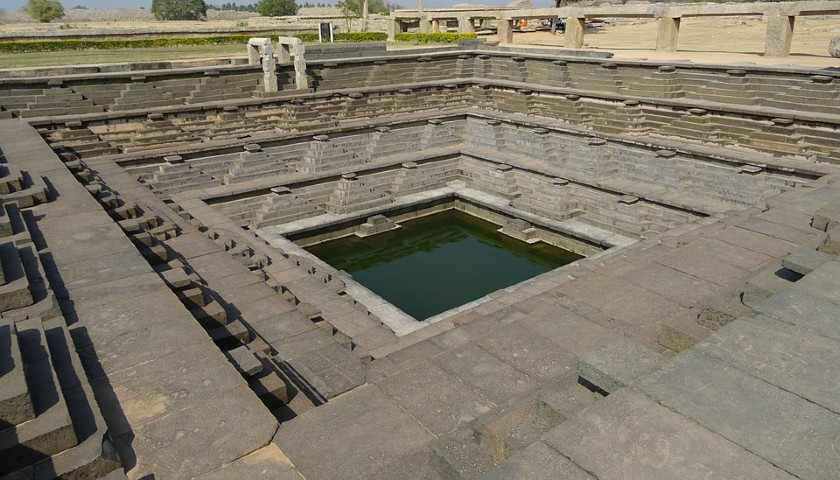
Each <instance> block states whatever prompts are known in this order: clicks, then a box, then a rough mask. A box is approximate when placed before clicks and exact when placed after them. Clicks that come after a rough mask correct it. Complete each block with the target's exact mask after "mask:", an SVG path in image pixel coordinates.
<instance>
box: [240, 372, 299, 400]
mask: <svg viewBox="0 0 840 480" xmlns="http://www.w3.org/2000/svg"><path fill="white" fill-rule="evenodd" d="M248 386H249V387H251V390H253V391H254V393H256V394H257V397H259V398H260V400H262V402H263V404H264V405H265V406H266V407H267V408H268V409H269V410H276V409H278V408H280V407H282V406H283V405H286V404H287V403H289V396H290V395H289V393H290V392H289V389H290V387H289V385H287V384H286V382H285V381H284V380H283V379H282V378H280V376H279V375H278V374H277V373H276V372H273V371H271V370H269V369H264V370H263V372H262V373H261V374H259V375H256V376H254V377H252V378H251V379H249V380H248Z"/></svg>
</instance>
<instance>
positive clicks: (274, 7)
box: [257, 0, 298, 17]
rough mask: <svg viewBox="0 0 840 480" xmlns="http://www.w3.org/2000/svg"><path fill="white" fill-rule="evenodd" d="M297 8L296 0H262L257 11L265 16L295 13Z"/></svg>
mask: <svg viewBox="0 0 840 480" xmlns="http://www.w3.org/2000/svg"><path fill="white" fill-rule="evenodd" d="M297 10H298V6H297V5H296V4H295V0H260V2H259V3H257V13H259V14H260V15H262V16H263V17H275V16H279V17H282V16H283V15H294V14H296V13H297Z"/></svg>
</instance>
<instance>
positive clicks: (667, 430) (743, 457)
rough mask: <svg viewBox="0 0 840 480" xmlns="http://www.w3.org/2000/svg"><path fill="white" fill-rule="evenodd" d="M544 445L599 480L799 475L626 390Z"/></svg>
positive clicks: (581, 416) (559, 430)
mask: <svg viewBox="0 0 840 480" xmlns="http://www.w3.org/2000/svg"><path fill="white" fill-rule="evenodd" d="M542 441H543V442H545V443H546V444H547V445H548V446H550V447H552V448H554V449H555V450H557V451H559V452H560V453H561V454H563V455H564V456H565V457H567V458H569V459H570V460H571V461H573V462H574V463H575V464H576V465H578V466H579V467H580V468H582V469H583V470H585V471H587V472H590V473H591V474H592V475H594V476H595V477H596V478H621V479H625V480H660V479H661V480H673V479H675V478H679V479H686V480H705V479H709V478H726V479H732V480H752V479H756V478H762V479H778V480H782V479H786V480H792V479H793V478H794V477H792V476H790V475H788V474H787V473H786V472H784V471H783V470H781V469H779V468H776V467H775V466H773V465H771V464H770V463H768V462H766V461H764V460H763V459H761V458H759V457H757V456H755V455H753V454H751V453H750V452H748V451H747V450H744V449H743V448H741V447H740V446H738V445H735V444H734V443H732V442H730V441H728V440H727V439H725V438H723V437H722V436H720V435H718V434H716V433H714V432H711V431H709V430H707V429H705V428H703V427H701V426H700V425H697V424H696V423H695V422H693V421H691V420H690V419H688V418H686V417H684V416H682V415H679V414H678V413H675V412H673V411H671V410H669V409H668V408H665V407H663V406H661V405H659V404H657V403H656V402H655V401H653V400H651V399H649V398H647V397H645V396H644V395H641V394H639V393H636V392H633V391H630V390H628V389H623V390H620V391H618V392H615V393H613V394H611V395H610V396H608V397H607V398H605V399H603V400H600V401H598V402H597V403H595V405H593V406H591V407H590V408H588V409H586V410H584V411H583V412H581V413H580V414H579V415H576V416H575V417H573V418H571V419H569V420H567V421H566V422H563V423H561V424H560V425H559V426H557V427H556V428H554V429H553V430H551V431H550V432H548V433H546V434H545V435H543V437H542Z"/></svg>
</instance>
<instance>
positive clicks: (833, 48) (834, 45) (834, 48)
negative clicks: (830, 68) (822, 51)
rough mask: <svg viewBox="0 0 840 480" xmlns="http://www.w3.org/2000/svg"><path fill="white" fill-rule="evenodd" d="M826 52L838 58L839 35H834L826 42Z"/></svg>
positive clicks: (839, 47)
mask: <svg viewBox="0 0 840 480" xmlns="http://www.w3.org/2000/svg"><path fill="white" fill-rule="evenodd" d="M828 54H829V55H831V56H832V57H834V58H840V37H834V38H832V39H831V41H830V42H828Z"/></svg>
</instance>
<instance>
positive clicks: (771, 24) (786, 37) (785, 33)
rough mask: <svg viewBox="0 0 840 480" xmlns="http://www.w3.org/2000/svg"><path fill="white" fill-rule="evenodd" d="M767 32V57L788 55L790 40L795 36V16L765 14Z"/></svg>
mask: <svg viewBox="0 0 840 480" xmlns="http://www.w3.org/2000/svg"><path fill="white" fill-rule="evenodd" d="M764 17H765V19H766V21H767V34H766V36H765V38H764V56H765V57H787V56H788V55H790V41H791V39H792V38H793V23H794V21H795V20H796V17H794V16H788V15H783V14H780V13H778V12H777V13H775V14H772V13H771V14H765V15H764Z"/></svg>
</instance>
